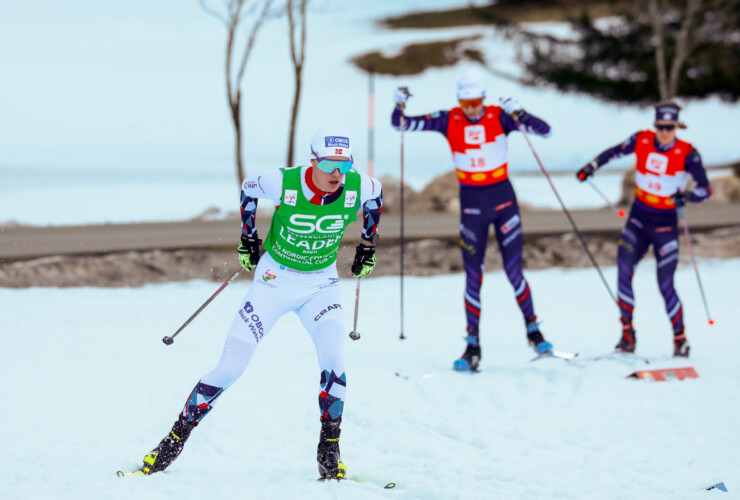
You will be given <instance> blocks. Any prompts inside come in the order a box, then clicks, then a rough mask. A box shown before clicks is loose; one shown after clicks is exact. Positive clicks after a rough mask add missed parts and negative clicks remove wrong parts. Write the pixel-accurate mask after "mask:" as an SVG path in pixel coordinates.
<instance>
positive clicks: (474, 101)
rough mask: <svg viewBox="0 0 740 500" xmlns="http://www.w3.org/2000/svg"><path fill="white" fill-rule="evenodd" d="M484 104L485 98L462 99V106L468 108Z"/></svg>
mask: <svg viewBox="0 0 740 500" xmlns="http://www.w3.org/2000/svg"><path fill="white" fill-rule="evenodd" d="M481 104H483V99H460V106H461V107H463V108H467V107H469V106H472V107H476V106H480V105H481Z"/></svg>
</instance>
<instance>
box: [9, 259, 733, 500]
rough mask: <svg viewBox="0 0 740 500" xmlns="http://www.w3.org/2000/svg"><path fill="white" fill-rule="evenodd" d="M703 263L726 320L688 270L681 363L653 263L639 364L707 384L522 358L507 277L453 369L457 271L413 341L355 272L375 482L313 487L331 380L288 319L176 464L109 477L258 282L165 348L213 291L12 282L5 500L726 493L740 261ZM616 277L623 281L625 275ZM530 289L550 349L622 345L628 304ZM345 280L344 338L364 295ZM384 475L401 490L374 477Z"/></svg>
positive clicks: (370, 475)
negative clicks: (323, 384) (622, 309)
mask: <svg viewBox="0 0 740 500" xmlns="http://www.w3.org/2000/svg"><path fill="white" fill-rule="evenodd" d="M700 269H701V272H702V278H703V282H704V285H705V286H706V289H707V292H708V299H709V302H710V304H711V307H712V312H713V313H714V316H715V319H716V323H717V324H716V326H714V327H711V328H710V327H708V326H707V323H706V320H705V318H704V312H703V309H702V305H701V298H700V295H699V292H698V288H697V285H696V281H695V277H694V273H693V269H692V268H691V267H690V266H683V267H681V268H680V269H679V271H678V273H677V277H676V279H677V286H678V290H679V293H680V295H681V298H682V299H683V302H684V306H685V314H686V321H687V333H688V335H689V339H690V341H691V343H692V346H693V350H692V357H691V359H690V360H688V361H678V360H673V359H671V358H670V357H669V355H670V353H671V349H672V343H671V334H670V330H669V327H668V322H667V319H666V318H665V314H664V312H663V304H662V301H661V299H660V296H659V293H658V291H657V286H656V284H655V283H654V272H655V264H654V261H648V262H646V263H644V264H643V265H642V266H641V267H640V268H639V270H638V272H637V273H636V275H635V291H636V295H637V297H638V301H639V302H638V308H637V311H636V318H635V323H636V328H637V332H638V352H639V354H641V355H644V356H648V357H650V358H652V359H653V363H652V364H651V365H649V366H650V367H653V368H662V367H676V366H684V365H691V366H693V367H695V368H696V370H697V371H698V373H699V375H700V378H699V379H697V380H688V381H683V382H668V383H647V382H642V381H635V380H627V379H625V376H626V375H627V374H629V373H630V372H632V371H634V370H636V369H641V368H645V366H646V365H644V364H641V363H639V362H632V361H602V362H598V363H582V364H575V365H574V364H567V363H565V362H562V361H559V360H544V361H539V362H537V363H529V359H530V358H531V357H532V356H533V353H532V352H531V351H530V349H529V348H528V347H527V346H526V344H525V341H524V333H523V325H522V322H521V319H520V316H519V313H518V309H517V307H516V304H515V301H514V299H513V294H512V293H511V289H510V286H509V284H508V282H507V281H506V279H505V276H504V275H503V274H502V273H501V272H498V271H496V272H491V273H488V274H487V275H486V279H485V281H484V284H483V298H484V300H485V301H486V307H485V310H484V315H483V323H482V342H483V354H484V357H483V361H482V371H481V372H480V373H479V374H475V375H472V374H461V373H455V372H453V371H451V369H450V367H451V363H452V361H453V359H454V358H455V357H457V355H459V354H460V353H461V352H462V350H463V347H464V345H463V341H462V340H461V337H462V335H463V333H462V331H463V314H462V310H461V306H462V304H461V302H462V301H461V295H462V288H463V284H464V283H463V281H464V280H463V277H462V276H461V275H451V276H438V277H433V278H413V277H410V278H407V281H406V293H407V295H406V318H405V319H406V335H407V337H408V338H407V340H405V341H403V342H401V341H399V340H398V332H399V317H398V314H399V307H398V303H399V300H398V278H397V277H396V278H377V279H372V278H371V279H369V280H366V281H364V282H363V285H362V291H361V293H362V295H361V307H360V318H359V328H358V329H359V330H360V332H362V338H361V339H360V340H359V341H357V342H352V341H350V340H347V342H346V346H345V353H346V367H347V374H348V382H349V384H348V392H347V404H346V407H345V414H344V425H343V435H342V441H341V442H342V456H343V459H344V461H345V463H346V464H347V466H348V468H349V473H350V476H352V477H355V478H359V479H361V480H363V481H367V483H368V484H355V483H342V484H321V483H318V482H316V481H315V477H316V474H317V472H316V464H315V446H316V442H317V439H318V431H319V424H318V409H317V401H316V399H317V392H318V376H319V374H318V369H317V366H316V361H315V354H314V351H313V345H312V343H311V342H310V340H309V338H308V335H306V334H305V333H304V332H303V331H302V329H301V327H300V324H299V322H298V320H297V319H296V317H295V316H293V315H290V316H288V317H285V318H284V319H282V320H281V321H280V322H279V323H278V324H277V326H276V328H275V329H274V330H273V331H272V332H271V333H270V334H269V336H268V338H267V339H266V341H265V342H264V345H262V346H261V347H260V349H259V350H258V352H257V354H256V355H255V357H254V359H253V361H252V364H251V365H250V366H249V367H248V368H247V371H246V372H245V374H244V375H243V376H242V378H241V379H240V380H239V381H238V382H237V383H236V384H235V385H234V386H233V387H232V388H230V389H229V390H228V391H227V392H226V393H225V395H224V396H222V397H221V399H220V400H219V401H218V403H217V405H216V407H215V409H214V411H213V412H212V413H211V414H210V415H209V416H208V417H207V418H206V419H204V421H203V422H202V425H201V426H199V428H197V429H196V430H195V431H194V433H193V435H192V437H191V439H190V441H189V442H188V444H187V446H186V449H185V451H184V453H183V455H182V456H181V457H180V458H179V459H178V460H177V461H176V462H175V463H174V464H173V465H172V467H171V469H170V470H168V471H167V472H166V473H165V474H159V475H156V476H152V477H149V478H142V477H131V478H127V479H119V478H117V477H116V475H115V471H116V470H117V469H120V468H130V467H131V468H133V467H134V466H136V465H137V464H138V463H139V460H140V459H141V457H142V456H143V455H144V454H145V453H146V452H148V451H149V450H150V449H151V448H152V447H153V446H154V445H156V443H157V442H158V441H159V439H160V438H161V437H162V436H164V434H165V433H166V432H167V430H168V429H169V426H170V425H171V424H172V422H173V421H174V420H175V418H176V416H177V412H178V411H179V410H180V408H181V406H182V404H183V403H184V400H185V398H186V397H187V395H188V394H189V392H190V390H191V389H192V387H193V385H194V384H195V382H196V381H197V379H198V377H200V376H201V375H202V374H204V373H205V372H206V371H207V370H209V369H210V368H211V367H212V365H213V364H215V362H216V361H217V359H218V356H219V354H220V350H221V345H222V340H223V338H224V336H225V333H226V331H227V329H228V326H229V324H230V322H231V319H232V315H233V312H234V311H235V309H236V307H237V304H238V303H239V301H240V300H241V298H242V296H243V294H244V293H245V292H246V290H247V288H248V286H249V285H248V282H247V281H241V280H240V281H237V282H236V283H234V284H232V285H231V286H230V287H228V288H227V289H226V290H225V291H224V292H223V294H222V295H221V296H219V297H218V298H217V300H215V301H214V302H213V303H212V304H211V305H210V306H209V307H208V308H207V309H206V310H205V311H204V312H203V313H202V315H201V316H200V317H198V318H197V319H196V320H195V321H194V322H193V323H192V324H191V325H190V326H189V327H188V328H187V329H186V330H185V331H184V332H183V333H182V335H181V336H180V337H178V338H177V340H176V342H175V343H174V345H172V346H170V347H165V346H164V345H163V344H162V343H161V342H160V339H161V337H162V336H163V335H165V334H171V333H172V332H173V331H174V330H175V329H176V328H177V327H178V326H179V325H180V324H181V322H182V321H184V320H185V319H186V318H187V316H189V315H190V314H191V312H192V311H194V310H195V309H196V308H197V307H198V306H199V305H200V304H201V303H202V302H203V301H204V300H205V298H207V297H208V296H209V295H210V294H211V293H212V292H213V291H214V290H215V288H216V286H215V285H214V284H213V283H208V282H200V281H194V282H187V283H172V284H165V285H150V286H145V287H142V288H133V289H126V288H122V289H97V288H75V289H47V288H43V289H41V288H36V289H25V290H9V289H0V303H1V304H3V307H2V310H3V314H2V316H0V331H1V332H2V335H3V345H4V348H3V349H2V350H0V376H2V379H3V380H4V381H5V387H6V395H8V396H9V397H11V398H12V401H11V402H9V404H6V405H5V409H4V410H3V422H4V423H5V429H6V432H5V434H4V437H3V440H2V443H3V444H2V453H0V471H2V472H1V473H0V476H1V477H2V480H0V498H55V499H66V498H70V499H75V500H78V499H86V498H95V499H97V498H121V499H129V498H174V497H179V498H202V497H203V496H204V495H205V496H207V497H209V498H236V497H239V498H352V499H356V498H399V499H400V498H404V499H406V498H421V499H437V498H439V499H448V498H464V499H472V498H487V499H488V498H595V497H597V498H671V499H675V498H706V495H718V494H719V493H716V492H712V493H706V492H700V491H699V490H701V488H703V487H706V486H709V485H712V484H714V483H716V482H719V481H724V482H725V484H726V485H727V487H728V489H729V491H730V493H731V494H735V495H736V493H734V492H736V491H737V488H738V487H740V472H739V471H740V454H739V453H738V445H740V430H738V426H737V415H738V410H739V407H738V400H737V399H735V398H736V396H737V394H738V392H739V390H740V384H739V382H740V365H739V364H738V363H737V361H736V358H735V357H734V356H733V355H732V353H735V352H738V350H739V349H740V338H739V337H738V335H737V332H736V327H735V326H736V320H735V314H734V313H735V309H736V307H737V297H738V290H737V284H736V280H733V279H732V277H733V276H738V273H740V260H726V261H711V260H706V261H702V262H701V263H700ZM605 272H606V275H607V276H608V277H609V281H610V282H611V283H612V284H613V282H614V278H615V275H616V272H615V269H614V268H607V269H605ZM527 277H528V279H529V281H530V285H531V287H532V290H533V293H534V297H535V301H536V306H537V309H538V313H539V315H540V318H541V319H543V320H544V321H545V323H544V325H543V331H544V333H545V335H546V336H547V337H548V338H549V339H550V340H552V341H553V342H554V343H555V345H556V347H557V348H559V349H561V350H563V351H578V352H580V353H581V356H588V355H594V354H599V353H603V352H605V351H609V350H611V348H612V346H613V345H614V343H615V342H616V341H617V338H618V335H619V333H618V325H617V311H616V309H615V308H614V306H613V305H612V304H610V302H609V298H608V295H607V294H606V291H605V290H603V289H601V285H600V281H599V279H598V276H597V275H596V273H595V272H594V271H593V270H591V269H569V270H562V269H551V270H547V271H531V272H528V273H527ZM342 286H343V299H344V306H345V317H346V319H347V325H348V326H349V325H351V319H352V311H353V308H352V303H353V302H352V301H353V297H354V283H353V282H351V281H343V282H342ZM564 295H567V296H568V300H563V299H562V298H561V297H563V296H564ZM348 330H349V328H348ZM396 372H399V373H400V374H401V375H403V376H405V377H408V378H402V377H399V376H396V375H395V373H396ZM733 394H735V396H732V395H733ZM388 481H394V482H396V483H397V487H396V488H395V489H394V490H391V491H386V490H383V489H381V488H380V487H379V486H377V485H376V483H377V484H385V483H386V482H388ZM723 498H724V497H723ZM728 498H729V496H728Z"/></svg>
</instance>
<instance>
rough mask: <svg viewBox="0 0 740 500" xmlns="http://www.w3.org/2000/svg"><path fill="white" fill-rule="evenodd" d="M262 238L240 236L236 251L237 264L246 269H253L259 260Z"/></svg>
mask: <svg viewBox="0 0 740 500" xmlns="http://www.w3.org/2000/svg"><path fill="white" fill-rule="evenodd" d="M261 244H262V240H260V239H259V238H242V241H241V243H239V246H238V247H237V249H236V251H237V252H239V264H241V265H242V267H243V268H244V269H246V270H247V271H254V268H255V267H257V263H258V262H259V261H260V245H261Z"/></svg>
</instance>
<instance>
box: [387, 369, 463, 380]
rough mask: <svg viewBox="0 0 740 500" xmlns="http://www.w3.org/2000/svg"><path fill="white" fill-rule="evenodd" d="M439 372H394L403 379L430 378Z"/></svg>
mask: <svg viewBox="0 0 740 500" xmlns="http://www.w3.org/2000/svg"><path fill="white" fill-rule="evenodd" d="M468 371H470V370H468ZM476 372H477V370H476ZM440 373H442V372H429V373H423V374H421V375H409V374H405V373H400V372H396V377H398V378H402V379H404V380H408V379H410V378H431V377H434V376H435V375H439V374H440Z"/></svg>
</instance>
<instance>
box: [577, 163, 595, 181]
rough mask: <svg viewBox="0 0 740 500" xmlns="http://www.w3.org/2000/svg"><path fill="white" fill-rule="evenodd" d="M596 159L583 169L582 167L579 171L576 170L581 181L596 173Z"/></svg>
mask: <svg viewBox="0 0 740 500" xmlns="http://www.w3.org/2000/svg"><path fill="white" fill-rule="evenodd" d="M596 166H597V163H596V160H594V161H592V162H591V163H589V164H588V165H586V166H585V167H583V168H582V169H580V170H579V171H578V172H576V177H577V178H578V180H579V181H581V182H584V181H585V180H586V179H588V178H589V177H591V176H592V175H594V172H596Z"/></svg>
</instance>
